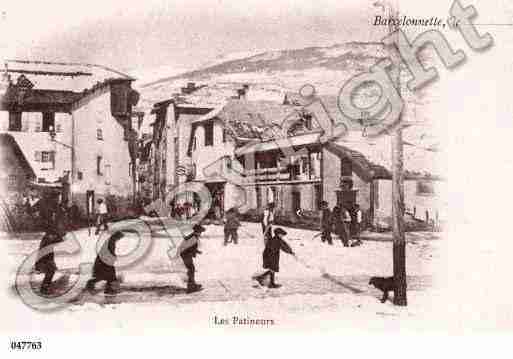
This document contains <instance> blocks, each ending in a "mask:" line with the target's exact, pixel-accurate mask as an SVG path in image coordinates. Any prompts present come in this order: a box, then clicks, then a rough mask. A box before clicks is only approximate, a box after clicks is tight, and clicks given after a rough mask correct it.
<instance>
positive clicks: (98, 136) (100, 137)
mask: <svg viewBox="0 0 513 359" xmlns="http://www.w3.org/2000/svg"><path fill="white" fill-rule="evenodd" d="M96 139H98V140H103V132H102V129H101V128H98V129H97V130H96Z"/></svg>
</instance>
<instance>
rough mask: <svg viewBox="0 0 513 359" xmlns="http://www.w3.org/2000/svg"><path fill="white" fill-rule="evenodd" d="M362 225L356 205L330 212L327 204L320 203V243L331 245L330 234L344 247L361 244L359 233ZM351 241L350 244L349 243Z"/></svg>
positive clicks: (361, 215) (334, 208)
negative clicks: (335, 236) (334, 235)
mask: <svg viewBox="0 0 513 359" xmlns="http://www.w3.org/2000/svg"><path fill="white" fill-rule="evenodd" d="M362 225H363V213H362V210H361V209H360V206H359V205H358V204H355V206H354V208H352V209H347V208H344V207H340V206H335V207H333V211H331V210H330V209H329V207H328V202H326V201H322V202H321V241H322V242H326V243H328V244H330V245H332V244H333V238H332V237H331V234H332V233H335V234H336V235H337V236H338V238H339V239H340V240H341V241H342V244H343V245H344V247H349V246H351V247H355V246H358V245H361V244H362V241H361V239H360V232H361V230H362ZM351 240H352V243H350V241H351Z"/></svg>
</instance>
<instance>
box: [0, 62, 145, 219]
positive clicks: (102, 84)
mask: <svg viewBox="0 0 513 359" xmlns="http://www.w3.org/2000/svg"><path fill="white" fill-rule="evenodd" d="M3 79H4V82H6V83H7V85H6V86H5V87H4V88H5V92H4V94H3V95H2V98H1V101H0V127H2V133H5V134H9V135H10V136H11V137H12V138H13V139H14V140H15V141H16V143H17V146H18V147H19V148H20V149H21V151H22V152H23V154H24V156H25V158H26V159H27V161H28V163H29V164H30V166H31V168H32V170H33V172H34V179H33V180H34V181H35V182H39V183H54V184H60V185H61V187H62V189H63V194H64V195H65V196H67V197H68V199H70V200H72V201H73V202H74V203H75V204H77V205H78V206H79V207H80V208H82V210H83V211H85V212H87V211H92V210H94V208H93V207H94V202H95V201H94V198H98V197H107V196H110V197H112V198H114V197H116V198H117V199H119V200H121V199H128V198H129V197H131V196H133V183H132V180H131V172H132V163H134V161H135V157H136V151H135V149H136V146H135V144H136V143H135V141H134V140H135V138H134V130H133V129H132V126H131V124H132V107H133V106H134V105H135V104H136V103H137V100H138V93H137V92H136V91H134V90H133V89H132V88H131V83H132V82H133V81H134V79H133V78H131V77H130V76H128V75H125V74H122V73H119V72H117V71H115V70H112V69H109V68H106V67H103V66H99V65H89V64H82V65H81V64H66V63H52V62H43V61H21V60H10V61H7V62H6V68H5V70H4V73H3ZM11 142H12V141H11ZM116 206H117V205H116Z"/></svg>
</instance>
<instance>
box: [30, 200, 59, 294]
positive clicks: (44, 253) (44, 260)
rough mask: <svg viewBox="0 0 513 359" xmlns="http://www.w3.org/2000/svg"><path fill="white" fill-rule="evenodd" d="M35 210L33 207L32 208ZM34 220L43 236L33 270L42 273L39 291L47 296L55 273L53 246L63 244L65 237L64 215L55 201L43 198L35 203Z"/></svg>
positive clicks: (50, 291)
mask: <svg viewBox="0 0 513 359" xmlns="http://www.w3.org/2000/svg"><path fill="white" fill-rule="evenodd" d="M32 208H33V209H34V208H36V207H35V206H33V207H32ZM33 215H34V216H35V217H34V219H36V220H38V221H39V223H40V224H41V225H42V227H43V229H44V231H45V234H44V235H43V238H42V239H41V242H40V244H39V256H38V257H39V258H38V259H37V261H36V263H35V265H34V269H35V270H36V271H38V272H41V273H44V275H45V276H44V279H43V282H42V283H41V288H40V291H41V293H42V294H45V295H49V294H51V293H52V290H51V285H52V279H53V276H54V275H55V272H57V269H58V268H57V264H56V263H55V254H54V248H55V246H56V245H57V244H58V243H60V242H63V241H64V239H63V237H64V236H65V235H66V229H65V222H64V221H63V218H64V214H63V213H61V208H60V206H59V205H58V203H57V201H55V200H54V199H52V198H45V199H44V200H41V201H37V210H36V211H34V212H33Z"/></svg>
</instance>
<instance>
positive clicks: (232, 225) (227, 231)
mask: <svg viewBox="0 0 513 359" xmlns="http://www.w3.org/2000/svg"><path fill="white" fill-rule="evenodd" d="M238 212H239V211H238V210H237V208H230V209H229V210H228V211H226V214H225V223H224V245H225V246H226V245H227V244H228V243H230V241H231V242H233V244H237V241H238V238H239V235H238V233H237V230H238V228H239V227H240V222H239V213H238Z"/></svg>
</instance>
